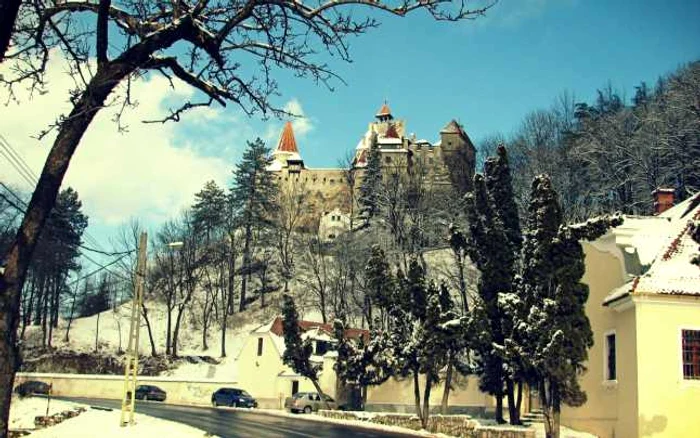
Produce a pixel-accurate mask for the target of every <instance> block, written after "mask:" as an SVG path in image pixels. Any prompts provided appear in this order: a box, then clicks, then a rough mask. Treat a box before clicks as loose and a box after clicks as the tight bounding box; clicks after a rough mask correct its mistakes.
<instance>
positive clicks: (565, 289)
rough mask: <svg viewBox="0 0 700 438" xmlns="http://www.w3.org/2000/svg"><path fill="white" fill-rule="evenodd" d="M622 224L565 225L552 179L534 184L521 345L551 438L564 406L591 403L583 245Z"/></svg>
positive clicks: (555, 436)
mask: <svg viewBox="0 0 700 438" xmlns="http://www.w3.org/2000/svg"><path fill="white" fill-rule="evenodd" d="M620 223H622V220H621V219H620V218H618V217H612V218H610V217H602V218H596V219H592V220H589V221H588V222H586V223H585V224H582V225H577V226H565V225H564V224H563V214H562V209H561V206H560V205H559V200H558V195H557V193H556V192H555V191H554V189H553V188H552V184H551V180H550V178H549V176H547V175H539V176H537V177H535V179H534V181H533V183H532V190H531V201H530V206H529V209H528V230H527V232H526V233H525V244H524V248H523V264H524V266H523V279H522V282H521V284H520V287H521V296H522V297H523V302H524V303H525V304H524V306H525V307H526V308H528V310H529V312H528V315H527V318H526V319H524V320H523V321H522V324H519V326H520V327H521V330H522V331H523V332H524V333H525V334H526V336H525V337H524V342H523V343H522V345H521V347H522V348H523V349H524V351H525V352H526V354H525V355H524V356H525V357H526V358H527V359H526V361H527V363H528V364H529V369H530V370H531V373H532V375H531V379H532V380H533V383H537V384H538V385H539V388H540V397H541V399H542V402H543V410H544V413H545V431H546V435H547V438H558V436H559V415H560V411H561V404H562V403H565V404H567V405H569V406H580V405H582V404H583V403H585V401H586V394H585V393H584V392H583V391H582V389H581V387H580V385H579V383H578V376H580V375H581V374H582V373H583V372H584V371H585V370H586V368H585V366H584V363H585V361H586V360H587V359H588V349H589V348H590V347H591V346H592V345H593V332H592V330H591V326H590V322H589V321H588V317H587V316H586V314H585V304H586V301H587V299H588V286H587V285H585V284H583V283H581V279H582V277H583V275H584V273H585V264H584V253H583V247H582V246H581V241H582V240H595V239H597V238H598V237H600V236H602V235H603V234H605V233H606V232H607V231H608V229H609V228H610V227H614V226H617V225H619V224H620ZM564 358H566V360H564Z"/></svg>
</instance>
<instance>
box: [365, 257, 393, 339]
mask: <svg viewBox="0 0 700 438" xmlns="http://www.w3.org/2000/svg"><path fill="white" fill-rule="evenodd" d="M365 278H366V284H367V295H366V299H365V307H366V313H367V324H368V326H369V327H370V329H372V328H374V326H375V321H374V319H373V315H372V309H373V307H376V308H377V309H378V310H379V311H380V319H379V323H380V324H379V327H380V328H386V326H387V321H388V317H389V313H388V309H389V308H390V307H391V305H392V303H393V302H394V299H395V290H394V289H395V280H394V277H393V274H392V273H391V270H390V268H389V264H388V263H387V261H386V255H385V254H384V251H383V250H382V249H381V247H380V246H379V245H373V246H372V249H371V255H370V258H369V260H368V261H367V265H366V266H365Z"/></svg>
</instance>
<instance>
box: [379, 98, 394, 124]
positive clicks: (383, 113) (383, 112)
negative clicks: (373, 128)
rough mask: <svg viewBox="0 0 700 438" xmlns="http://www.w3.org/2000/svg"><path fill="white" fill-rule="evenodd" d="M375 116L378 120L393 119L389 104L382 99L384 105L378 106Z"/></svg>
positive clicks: (386, 120)
mask: <svg viewBox="0 0 700 438" xmlns="http://www.w3.org/2000/svg"><path fill="white" fill-rule="evenodd" d="M375 117H376V118H377V119H378V120H379V121H380V122H388V121H391V120H394V116H393V115H391V110H390V109H389V105H388V104H387V103H386V100H385V101H384V105H382V107H381V108H379V111H378V112H377V114H375Z"/></svg>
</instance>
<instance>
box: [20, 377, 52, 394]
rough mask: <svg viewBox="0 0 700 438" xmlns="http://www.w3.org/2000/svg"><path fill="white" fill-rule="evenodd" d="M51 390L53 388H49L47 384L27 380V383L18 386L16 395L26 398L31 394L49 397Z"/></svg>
mask: <svg viewBox="0 0 700 438" xmlns="http://www.w3.org/2000/svg"><path fill="white" fill-rule="evenodd" d="M50 390H51V386H49V384H48V383H46V382H40V381H38V380H27V381H26V382H22V383H20V384H19V385H17V387H16V388H15V393H17V394H18V395H19V396H20V397H26V396H28V395H31V394H44V395H47V394H48V393H49V391H50Z"/></svg>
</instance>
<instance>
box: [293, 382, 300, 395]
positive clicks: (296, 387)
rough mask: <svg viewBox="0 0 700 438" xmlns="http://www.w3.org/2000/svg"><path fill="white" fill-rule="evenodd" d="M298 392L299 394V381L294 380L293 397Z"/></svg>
mask: <svg viewBox="0 0 700 438" xmlns="http://www.w3.org/2000/svg"><path fill="white" fill-rule="evenodd" d="M297 392H299V381H298V380H292V395H294V394H296V393H297Z"/></svg>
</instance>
